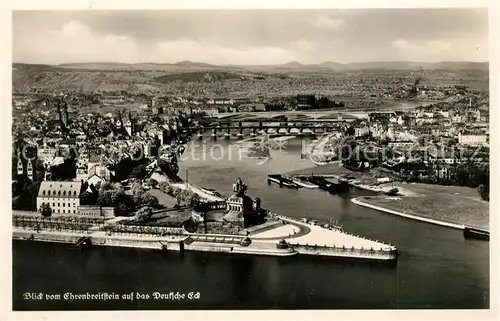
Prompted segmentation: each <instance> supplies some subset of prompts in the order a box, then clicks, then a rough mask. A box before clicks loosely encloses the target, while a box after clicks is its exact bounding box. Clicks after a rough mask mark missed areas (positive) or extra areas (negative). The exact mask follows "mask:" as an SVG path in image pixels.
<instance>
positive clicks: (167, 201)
mask: <svg viewBox="0 0 500 321" xmlns="http://www.w3.org/2000/svg"><path fill="white" fill-rule="evenodd" d="M146 193H148V194H151V195H153V196H154V197H156V198H157V199H158V202H159V203H160V204H161V205H163V206H165V207H168V208H171V207H173V206H174V205H175V204H177V199H176V198H175V197H173V196H170V195H168V194H166V193H163V192H162V191H160V190H159V189H150V190H148V191H147V192H146Z"/></svg>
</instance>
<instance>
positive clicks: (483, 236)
mask: <svg viewBox="0 0 500 321" xmlns="http://www.w3.org/2000/svg"><path fill="white" fill-rule="evenodd" d="M464 237H465V238H472V239H479V240H486V241H489V240H490V232H488V231H486V230H483V229H479V228H474V227H465V228H464Z"/></svg>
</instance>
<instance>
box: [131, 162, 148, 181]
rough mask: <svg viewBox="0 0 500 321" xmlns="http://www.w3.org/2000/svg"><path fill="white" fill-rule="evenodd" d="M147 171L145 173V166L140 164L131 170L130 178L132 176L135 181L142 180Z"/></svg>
mask: <svg viewBox="0 0 500 321" xmlns="http://www.w3.org/2000/svg"><path fill="white" fill-rule="evenodd" d="M146 175H147V171H146V165H144V164H140V165H138V166H136V167H134V169H133V170H132V176H134V177H135V178H137V179H140V180H143V179H145V178H146Z"/></svg>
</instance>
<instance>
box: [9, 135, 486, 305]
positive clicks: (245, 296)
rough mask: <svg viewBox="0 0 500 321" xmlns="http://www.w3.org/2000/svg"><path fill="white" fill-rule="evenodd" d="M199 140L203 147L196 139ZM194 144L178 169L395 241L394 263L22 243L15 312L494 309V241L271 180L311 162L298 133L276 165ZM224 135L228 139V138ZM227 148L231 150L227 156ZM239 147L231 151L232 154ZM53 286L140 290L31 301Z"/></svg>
mask: <svg viewBox="0 0 500 321" xmlns="http://www.w3.org/2000/svg"><path fill="white" fill-rule="evenodd" d="M198 144H201V143H199V142H198ZM217 144H218V145H214V144H213V143H210V142H208V143H206V145H203V146H197V147H194V148H188V150H187V152H186V154H185V156H186V158H187V159H185V160H183V161H182V162H181V172H180V175H181V176H182V177H184V175H185V170H186V169H188V178H189V182H190V183H192V184H194V185H197V186H203V187H210V188H214V189H216V190H218V191H219V192H221V193H223V194H226V195H227V194H229V192H230V190H231V186H232V184H233V183H234V182H235V181H236V179H237V178H238V177H242V178H243V180H245V181H246V182H247V183H248V184H249V192H248V193H249V195H250V196H253V197H260V198H261V199H262V205H263V206H264V207H266V208H270V209H272V211H273V212H278V213H282V214H286V215H288V216H292V217H305V216H307V217H308V218H313V219H317V220H320V221H322V222H327V221H328V218H329V217H333V218H334V219H336V220H337V221H338V222H339V224H341V225H342V226H343V227H344V229H345V230H347V231H349V232H351V233H354V234H359V235H362V236H366V237H370V238H373V239H377V240H381V241H384V242H388V243H392V244H394V245H396V246H397V247H398V250H399V258H398V260H397V262H396V263H394V264H388V263H383V262H381V263H374V262H366V261H356V260H352V261H344V260H339V259H334V258H326V257H307V256H301V255H299V256H296V257H291V258H275V257H251V256H228V255H225V254H216V253H195V252H186V253H185V254H184V255H182V256H181V255H180V254H179V253H178V252H172V253H164V252H160V251H153V250H145V249H127V248H92V249H90V250H88V251H84V252H81V253H80V252H78V251H74V250H70V249H68V247H67V246H66V245H61V244H58V245H55V244H46V243H33V242H29V241H15V242H14V244H13V288H14V289H13V305H14V309H16V310H37V309H38V310H59V309H62V310H98V309H99V310H102V309H104V310H107V309H165V310H168V309H330V308H331V309H360V308H367V309H373V308H402V309H403V308H404V309H409V308H410V309H411V308H488V307H489V243H488V242H483V241H475V240H465V239H464V238H463V236H462V232H461V231H459V230H454V229H450V228H445V227H440V226H435V225H431V224H427V223H422V222H417V221H413V220H409V219H405V218H400V217H397V216H394V215H390V214H385V213H381V212H377V211H374V210H370V209H366V208H362V207H359V206H357V205H355V204H353V203H351V201H350V198H352V197H355V196H358V195H363V194H367V193H368V192H363V191H359V190H352V191H350V192H349V193H348V194H347V195H342V196H333V195H330V194H328V193H326V192H323V191H321V190H307V189H301V190H289V189H286V188H279V187H278V186H276V185H268V184H267V181H266V174H268V173H281V172H286V171H291V170H296V169H301V168H307V167H310V166H311V165H312V164H311V162H310V161H309V160H301V159H300V156H299V155H300V150H301V142H300V141H298V140H294V141H291V142H289V143H288V144H287V145H286V148H283V149H282V150H280V151H273V153H272V156H273V158H272V159H271V160H270V161H268V162H262V161H259V160H252V159H241V160H240V159H239V157H238V153H239V152H238V149H237V148H235V147H234V146H232V147H229V142H226V141H218V142H217ZM219 144H220V145H219ZM221 151H223V154H222V153H221ZM229 155H231V156H229ZM26 292H31V293H33V292H34V293H44V294H61V295H62V294H64V293H67V292H71V293H75V294H76V293H87V292H89V293H91V294H95V293H102V292H107V293H116V294H118V295H122V294H126V293H131V292H134V299H133V300H128V299H119V300H106V301H104V300H64V296H62V297H61V299H56V300H45V299H44V300H25V299H24V295H23V294H25V293H26ZM154 292H161V293H166V294H168V293H170V292H180V293H185V294H186V295H187V294H188V293H190V292H194V293H197V292H199V294H200V296H199V299H185V300H179V301H176V300H155V299H152V298H150V299H137V298H136V297H135V296H136V293H142V294H150V295H152V293H154Z"/></svg>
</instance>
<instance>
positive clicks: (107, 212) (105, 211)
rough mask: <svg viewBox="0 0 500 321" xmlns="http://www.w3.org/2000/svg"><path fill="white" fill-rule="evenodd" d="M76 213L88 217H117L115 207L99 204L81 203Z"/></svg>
mask: <svg viewBox="0 0 500 321" xmlns="http://www.w3.org/2000/svg"><path fill="white" fill-rule="evenodd" d="M76 215H77V216H80V217H86V218H103V219H109V218H113V217H115V209H114V207H101V206H97V205H80V206H78V208H77V211H76Z"/></svg>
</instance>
